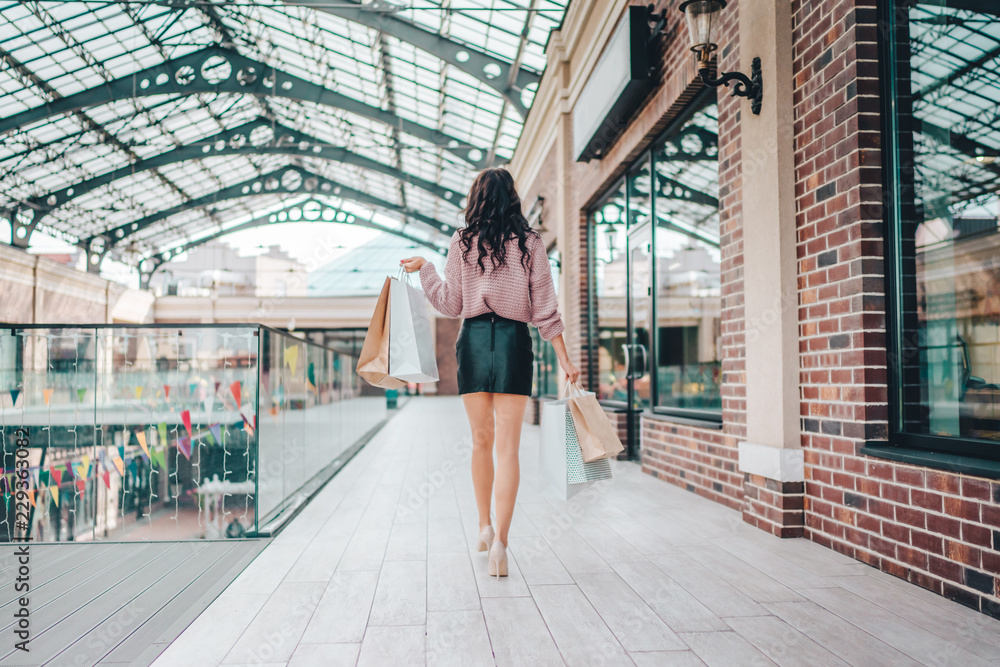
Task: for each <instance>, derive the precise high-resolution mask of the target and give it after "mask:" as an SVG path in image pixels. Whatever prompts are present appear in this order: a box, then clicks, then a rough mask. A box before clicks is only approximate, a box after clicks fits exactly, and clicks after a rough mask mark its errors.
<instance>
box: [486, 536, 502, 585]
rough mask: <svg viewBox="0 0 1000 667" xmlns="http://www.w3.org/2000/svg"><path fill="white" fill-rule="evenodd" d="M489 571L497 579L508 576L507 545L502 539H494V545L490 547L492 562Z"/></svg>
mask: <svg viewBox="0 0 1000 667" xmlns="http://www.w3.org/2000/svg"><path fill="white" fill-rule="evenodd" d="M487 573H488V574H489V575H490V576H491V577H496V578H497V579H499V578H500V577H506V576H507V547H505V546H504V545H503V542H501V541H500V540H493V546H492V547H490V562H489V569H487Z"/></svg>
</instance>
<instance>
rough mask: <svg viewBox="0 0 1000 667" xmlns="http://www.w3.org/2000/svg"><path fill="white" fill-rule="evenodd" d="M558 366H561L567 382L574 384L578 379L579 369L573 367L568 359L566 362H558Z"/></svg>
mask: <svg viewBox="0 0 1000 667" xmlns="http://www.w3.org/2000/svg"><path fill="white" fill-rule="evenodd" d="M559 365H560V366H562V369H563V372H564V373H566V381H567V382H571V383H573V382H576V381H577V380H579V379H580V369H578V368H577V367H576V366H574V365H573V362H572V361H569V360H568V359H567V360H566V361H560V362H559Z"/></svg>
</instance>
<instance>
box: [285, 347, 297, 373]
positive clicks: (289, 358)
mask: <svg viewBox="0 0 1000 667" xmlns="http://www.w3.org/2000/svg"><path fill="white" fill-rule="evenodd" d="M298 364H299V346H298V345H293V346H291V347H286V348H285V365H287V366H288V368H289V369H291V371H292V375H295V369H296V368H298Z"/></svg>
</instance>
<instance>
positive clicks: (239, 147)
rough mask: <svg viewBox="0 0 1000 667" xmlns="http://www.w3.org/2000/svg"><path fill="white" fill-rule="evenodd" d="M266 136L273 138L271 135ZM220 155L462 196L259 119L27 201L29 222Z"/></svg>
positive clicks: (450, 198)
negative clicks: (339, 170) (304, 163)
mask: <svg viewBox="0 0 1000 667" xmlns="http://www.w3.org/2000/svg"><path fill="white" fill-rule="evenodd" d="M272 130H273V135H272V134H271V132H272ZM262 131H263V132H265V133H266V137H265V139H264V140H259V139H258V137H257V136H255V135H258V134H259V133H260V132H262ZM220 155H294V156H301V157H312V158H321V159H324V160H331V161H333V162H342V163H344V164H351V165H354V166H357V167H361V168H362V169H367V170H369V171H374V172H378V173H380V174H385V175H386V176H390V177H392V178H394V179H396V180H399V181H402V182H404V183H409V184H411V185H414V186H416V187H418V188H421V189H423V190H426V191H427V192H429V193H431V194H432V195H434V196H436V197H438V198H440V199H443V200H444V201H446V202H448V203H450V204H452V205H453V206H456V207H457V206H459V202H461V200H462V196H463V195H462V194H460V193H459V192H456V191H455V190H450V189H448V188H445V187H443V186H440V185H438V184H437V183H434V182H433V181H428V180H425V179H423V178H419V177H417V176H413V175H411V174H407V173H406V172H404V171H402V170H400V169H397V168H395V167H392V166H390V165H387V164H384V163H382V162H379V161H377V160H373V159H371V158H368V157H365V156H363V155H358V154H357V153H352V152H351V151H349V150H347V149H346V148H341V147H339V146H330V145H328V144H323V143H322V142H320V141H319V140H318V139H316V138H315V137H312V136H310V135H308V134H305V133H304V132H299V131H297V130H292V129H290V128H288V127H285V126H284V125H280V124H276V123H272V122H270V121H268V120H267V119H265V118H259V119H257V120H253V121H250V122H249V123H244V124H243V125H240V126H238V127H234V128H232V129H229V130H225V131H223V132H219V133H218V134H215V135H212V136H210V137H205V138H204V139H199V140H198V142H197V143H194V144H188V145H185V146H178V147H177V148H175V149H173V150H170V151H167V152H165V153H161V154H159V155H155V156H153V157H150V158H147V159H145V160H140V161H139V162H136V163H134V164H129V165H125V166H122V167H119V168H118V169H115V170H113V171H109V172H105V173H103V174H100V175H98V176H94V177H93V178H89V179H87V180H85V181H80V182H78V183H73V184H72V185H69V186H66V187H64V188H62V189H60V190H55V191H53V192H50V193H47V194H44V195H39V196H37V197H32V198H30V199H29V200H28V201H27V205H28V206H29V207H31V208H33V209H35V211H36V215H35V221H36V224H37V222H38V221H39V220H41V219H42V218H43V217H44V216H46V215H48V214H50V213H51V212H52V211H54V210H56V209H58V208H60V207H61V206H63V205H65V204H66V203H67V202H69V201H71V200H72V199H75V198H77V197H80V196H83V195H85V194H86V193H88V192H91V191H93V190H96V189H97V188H99V187H102V186H104V185H107V184H108V183H111V182H113V181H117V180H118V179H121V178H126V177H128V176H131V175H133V174H137V173H139V172H143V171H147V170H150V169H159V168H161V167H164V166H167V165H171V164H177V163H178V162H185V161H187V160H198V159H203V158H210V157H216V156H220Z"/></svg>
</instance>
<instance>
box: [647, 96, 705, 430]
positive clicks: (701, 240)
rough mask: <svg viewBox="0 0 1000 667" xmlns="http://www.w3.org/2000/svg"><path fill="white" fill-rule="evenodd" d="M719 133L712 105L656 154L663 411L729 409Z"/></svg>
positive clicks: (658, 374) (659, 398)
mask: <svg viewBox="0 0 1000 667" xmlns="http://www.w3.org/2000/svg"><path fill="white" fill-rule="evenodd" d="M718 128H719V123H718V115H717V107H716V105H715V104H710V105H708V106H706V107H704V108H702V109H701V110H699V111H698V112H696V113H695V114H694V115H693V116H692V117H691V119H690V120H688V121H687V122H686V123H685V124H684V125H683V126H682V127H681V128H680V129H679V130H678V131H677V132H676V133H673V134H672V135H671V136H669V137H667V139H666V140H665V141H664V142H663V143H662V144H660V145H659V146H658V147H657V148H656V149H655V150H654V151H653V169H654V171H655V174H656V189H655V196H656V201H655V204H656V220H657V225H656V231H655V239H656V242H655V245H656V320H657V323H656V330H657V338H656V351H657V354H656V386H657V403H656V404H657V406H658V407H661V408H679V409H686V410H708V411H720V410H721V409H722V399H721V395H720V392H719V387H720V384H721V378H722V369H721V361H720V360H721V358H722V351H721V345H720V336H721V329H720V327H721V324H720V322H721V298H720V282H719V263H720V261H721V254H720V251H719V163H718Z"/></svg>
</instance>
